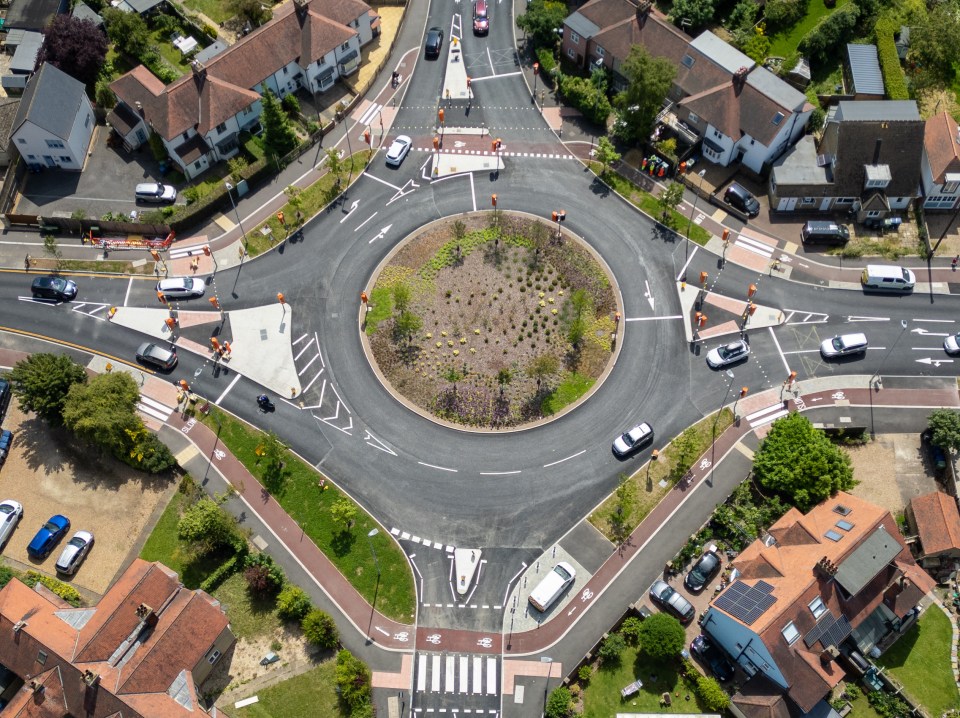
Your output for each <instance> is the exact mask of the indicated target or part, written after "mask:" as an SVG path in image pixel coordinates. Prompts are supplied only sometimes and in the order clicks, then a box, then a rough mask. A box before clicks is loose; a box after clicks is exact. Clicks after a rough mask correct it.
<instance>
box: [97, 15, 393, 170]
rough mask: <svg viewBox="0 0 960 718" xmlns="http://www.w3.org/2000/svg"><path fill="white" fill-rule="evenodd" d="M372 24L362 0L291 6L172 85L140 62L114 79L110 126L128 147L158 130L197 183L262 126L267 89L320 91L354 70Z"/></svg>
mask: <svg viewBox="0 0 960 718" xmlns="http://www.w3.org/2000/svg"><path fill="white" fill-rule="evenodd" d="M328 6H329V7H328ZM321 10H324V11H327V10H329V11H331V12H334V10H335V14H336V15H337V17H340V18H342V19H345V20H346V19H349V21H348V22H346V23H345V22H340V21H337V20H333V19H331V18H330V17H328V16H326V15H325V14H322V12H321ZM375 21H376V22H379V18H378V17H376V15H375V14H374V15H371V13H370V6H369V5H367V4H366V3H364V2H362V1H361V0H342V1H341V2H337V3H333V2H328V0H294V2H293V3H286V4H284V5H281V6H279V7H278V8H277V10H276V14H275V15H274V17H273V19H272V20H271V21H270V22H268V23H266V24H264V25H263V26H262V27H259V28H257V29H256V30H254V31H253V32H252V33H250V34H249V35H247V36H246V37H244V38H242V39H241V40H239V41H238V42H237V43H236V44H235V45H233V46H232V47H230V48H228V49H226V50H224V51H223V52H221V53H219V54H217V55H215V56H213V57H211V58H210V59H208V60H207V61H206V62H199V61H196V60H195V61H194V62H193V63H192V67H193V72H192V73H190V74H188V75H185V76H183V77H181V78H180V79H178V80H176V81H175V82H173V83H171V84H170V85H166V86H165V85H164V84H163V83H162V82H161V81H160V80H158V79H157V78H156V77H155V76H154V75H153V74H151V73H150V71H149V70H147V68H145V67H144V66H143V65H140V66H138V67H135V68H134V69H133V70H131V71H130V72H128V73H126V74H125V75H123V76H122V77H120V78H118V79H117V80H115V81H114V82H113V83H112V84H111V85H110V88H111V89H112V90H113V91H114V93H115V94H116V96H117V106H116V107H115V108H114V110H113V111H111V112H110V114H109V115H108V116H107V123H108V124H109V125H110V126H111V127H112V128H113V129H114V130H115V131H116V132H117V133H118V134H119V135H120V136H121V137H122V138H123V140H124V143H125V144H126V146H127V147H128V148H135V147H139V146H140V145H142V144H143V143H144V142H146V141H147V139H148V137H149V136H150V132H151V130H152V131H154V132H156V133H157V134H158V135H159V136H160V138H161V139H162V140H163V143H164V145H165V146H166V148H167V152H168V154H169V156H170V157H171V158H172V159H173V160H174V161H175V162H176V163H177V164H178V165H179V166H180V168H181V170H182V171H183V173H184V174H185V175H186V176H187V178H189V179H192V178H194V177H196V176H197V175H199V174H201V173H202V172H204V171H205V170H206V169H207V168H209V167H210V166H211V165H212V164H215V163H216V162H219V161H221V160H226V159H229V158H230V157H233V156H234V155H235V154H237V152H239V150H240V141H239V135H240V133H241V132H243V131H250V130H255V129H258V128H259V118H260V111H261V103H260V97H261V94H262V93H263V92H264V91H265V89H264V88H266V89H269V90H270V91H272V92H273V93H274V94H276V95H277V96H279V97H283V96H285V95H288V94H290V93H292V92H295V91H296V90H297V89H299V88H303V89H305V90H307V91H308V92H311V93H320V92H325V91H326V90H328V89H330V88H331V87H332V86H333V83H334V82H336V80H337V79H338V78H341V77H346V76H348V75H350V74H352V73H353V72H356V70H357V69H358V68H359V66H360V48H361V45H362V44H363V38H370V39H372V38H373V37H375V36H376V34H375V32H374V30H373V29H372V27H373V25H374V23H375ZM368 42H369V40H368Z"/></svg>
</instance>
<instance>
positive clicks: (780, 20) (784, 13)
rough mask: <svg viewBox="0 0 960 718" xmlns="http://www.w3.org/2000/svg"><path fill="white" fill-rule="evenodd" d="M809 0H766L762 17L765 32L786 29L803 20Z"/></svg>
mask: <svg viewBox="0 0 960 718" xmlns="http://www.w3.org/2000/svg"><path fill="white" fill-rule="evenodd" d="M809 4H810V0H767V4H766V5H764V7H763V19H764V22H765V23H766V26H767V32H769V33H771V34H773V33H776V32H779V31H780V30H786V29H787V28H791V27H793V26H794V25H796V24H797V23H798V22H800V21H801V20H803V18H804V16H805V15H806V14H807V6H808V5H809Z"/></svg>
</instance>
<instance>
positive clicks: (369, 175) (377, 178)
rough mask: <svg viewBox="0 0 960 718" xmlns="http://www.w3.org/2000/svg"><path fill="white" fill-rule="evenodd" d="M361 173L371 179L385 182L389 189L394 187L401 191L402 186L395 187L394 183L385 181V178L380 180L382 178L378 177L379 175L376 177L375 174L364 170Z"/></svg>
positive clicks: (381, 182)
mask: <svg viewBox="0 0 960 718" xmlns="http://www.w3.org/2000/svg"><path fill="white" fill-rule="evenodd" d="M363 174H364V175H365V176H366V177H369V178H370V179H372V180H376V181H377V182H379V183H380V184H385V185H386V186H387V187H390V188H391V189H395V190H396V191H397V192H401V191H402V188H400V187H397V186H396V185H395V184H390V183H389V182H387V181H386V180H382V179H380V178H379V177H377V176H376V175H372V174H370V173H369V172H364V173H363Z"/></svg>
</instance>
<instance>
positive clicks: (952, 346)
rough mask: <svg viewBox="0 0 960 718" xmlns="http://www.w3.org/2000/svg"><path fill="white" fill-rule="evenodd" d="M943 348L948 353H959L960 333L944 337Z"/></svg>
mask: <svg viewBox="0 0 960 718" xmlns="http://www.w3.org/2000/svg"><path fill="white" fill-rule="evenodd" d="M943 350H944V351H945V352H946V353H947V354H950V355H953V354H960V334H951V335H950V336H948V337H947V338H946V339H944V340H943Z"/></svg>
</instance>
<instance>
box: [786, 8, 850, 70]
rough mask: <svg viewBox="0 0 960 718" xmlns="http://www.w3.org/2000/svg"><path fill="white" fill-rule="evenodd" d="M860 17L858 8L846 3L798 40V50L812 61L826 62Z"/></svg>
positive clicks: (844, 40) (848, 35)
mask: <svg viewBox="0 0 960 718" xmlns="http://www.w3.org/2000/svg"><path fill="white" fill-rule="evenodd" d="M859 18H860V8H859V7H858V6H857V5H856V4H855V3H852V2H851V3H847V4H846V5H844V6H843V7H842V8H840V9H839V10H835V11H834V12H833V13H832V14H830V15H827V16H826V17H825V18H823V19H822V20H820V22H818V23H817V24H816V25H815V26H814V27H813V29H812V30H810V32H808V33H807V34H806V35H804V36H803V39H801V40H800V43H799V46H798V47H799V50H800V52H803V53H805V54H806V55H807V56H808V57H810V59H811V60H813V61H814V62H826V60H827V58H828V57H829V56H830V54H831V53H832V52H833V51H834V50H835V49H836V48H837V47H838V46H840V45H841V44H842V43H844V42H846V41H847V40H848V39H849V38H850V37H851V35H852V34H853V31H854V29H855V28H856V26H857V20H859Z"/></svg>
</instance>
